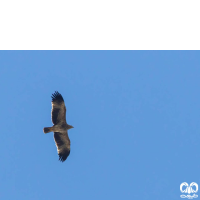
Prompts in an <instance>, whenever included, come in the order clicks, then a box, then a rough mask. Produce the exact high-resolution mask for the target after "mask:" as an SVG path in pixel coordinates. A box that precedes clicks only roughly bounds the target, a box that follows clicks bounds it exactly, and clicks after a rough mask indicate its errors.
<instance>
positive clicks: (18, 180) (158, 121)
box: [0, 51, 200, 200]
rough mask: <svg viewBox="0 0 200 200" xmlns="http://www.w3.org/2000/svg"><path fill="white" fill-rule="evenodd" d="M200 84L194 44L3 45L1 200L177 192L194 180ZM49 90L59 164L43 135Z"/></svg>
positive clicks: (117, 199) (199, 55) (198, 164)
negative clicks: (59, 136) (60, 145)
mask: <svg viewBox="0 0 200 200" xmlns="http://www.w3.org/2000/svg"><path fill="white" fill-rule="evenodd" d="M199 86H200V52H199V51H1V52H0V87H1V100H0V103H1V115H0V120H1V145H0V158H1V164H0V180H1V181H0V199H3V200H10V199H15V200H22V199H26V200H35V199H40V200H46V199H48V200H54V199H70V200H80V199H81V200H82V199H87V200H94V199H95V200H102V199H114V200H121V199H127V200H128V199H131V200H132V199H144V200H147V199H159V200H160V199H163V200H165V199H166V200H169V199H181V198H180V194H181V193H180V189H179V187H180V184H181V183H182V182H188V183H191V182H196V183H197V184H200V176H199V173H198V172H199V169H200V158H199V152H200V145H199V143H200V123H199V120H200V112H199V111H200V92H199V91H200V89H199ZM55 90H58V91H59V92H60V93H61V94H62V96H63V97H64V100H65V104H66V107H67V122H68V123H69V124H71V125H73V126H74V127H75V128H74V129H71V130H69V137H70V140H71V153H70V156H69V157H68V159H67V160H66V161H65V162H64V163H61V162H59V161H58V155H57V150H56V146H55V143H54V139H53V133H49V134H44V133H43V127H45V126H51V125H52V122H51V94H52V93H54V91H55ZM197 194H198V193H197Z"/></svg>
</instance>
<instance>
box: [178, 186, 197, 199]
mask: <svg viewBox="0 0 200 200" xmlns="http://www.w3.org/2000/svg"><path fill="white" fill-rule="evenodd" d="M180 191H181V192H182V193H187V195H184V194H182V195H180V197H181V198H188V199H193V198H197V197H198V195H196V194H193V193H197V192H198V184H197V183H195V182H192V183H190V185H189V184H188V183H186V182H183V183H181V185H180ZM191 194H193V195H191Z"/></svg>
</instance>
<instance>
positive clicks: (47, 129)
mask: <svg viewBox="0 0 200 200" xmlns="http://www.w3.org/2000/svg"><path fill="white" fill-rule="evenodd" d="M43 131H44V133H49V132H53V128H52V127H45V128H44V129H43Z"/></svg>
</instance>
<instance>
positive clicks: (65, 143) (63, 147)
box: [43, 91, 74, 162]
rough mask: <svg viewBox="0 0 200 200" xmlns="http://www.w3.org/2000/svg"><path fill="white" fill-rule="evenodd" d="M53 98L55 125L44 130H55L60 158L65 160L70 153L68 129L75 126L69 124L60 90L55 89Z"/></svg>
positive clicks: (52, 116)
mask: <svg viewBox="0 0 200 200" xmlns="http://www.w3.org/2000/svg"><path fill="white" fill-rule="evenodd" d="M51 98H52V110H51V119H52V122H53V126H52V127H45V128H44V129H43V131H44V133H49V132H54V140H55V143H56V146H57V151H58V155H59V160H60V161H61V162H64V161H65V160H66V159H67V157H68V156H69V154H70V140H69V136H68V130H69V129H71V128H74V127H73V126H71V125H69V124H67V121H66V107H65V102H64V99H63V97H62V95H61V94H60V93H59V92H58V91H55V93H54V94H52V96H51Z"/></svg>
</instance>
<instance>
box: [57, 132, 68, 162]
mask: <svg viewBox="0 0 200 200" xmlns="http://www.w3.org/2000/svg"><path fill="white" fill-rule="evenodd" d="M54 140H55V143H56V146H57V151H58V155H59V160H60V161H61V162H64V161H65V160H66V159H67V157H68V156H69V154H70V140H69V137H68V133H67V131H66V132H64V133H60V132H54Z"/></svg>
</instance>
